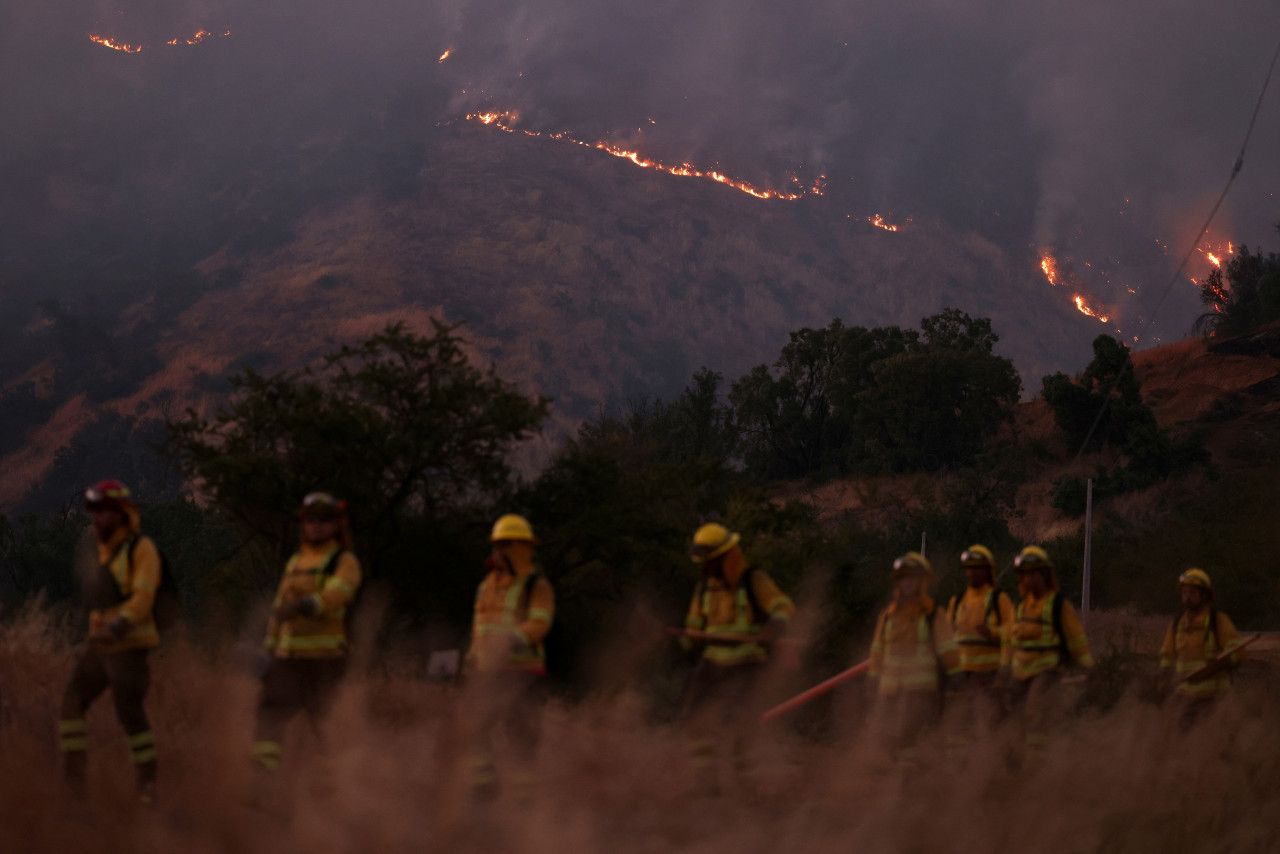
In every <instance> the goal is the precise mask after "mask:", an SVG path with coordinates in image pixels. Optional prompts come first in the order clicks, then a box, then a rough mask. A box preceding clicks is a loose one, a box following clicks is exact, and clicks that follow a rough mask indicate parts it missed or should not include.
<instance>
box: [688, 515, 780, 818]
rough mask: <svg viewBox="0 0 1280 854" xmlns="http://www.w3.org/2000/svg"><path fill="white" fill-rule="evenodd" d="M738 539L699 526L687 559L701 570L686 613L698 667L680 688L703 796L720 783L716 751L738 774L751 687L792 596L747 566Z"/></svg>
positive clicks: (742, 769) (713, 526)
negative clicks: (727, 754)
mask: <svg viewBox="0 0 1280 854" xmlns="http://www.w3.org/2000/svg"><path fill="white" fill-rule="evenodd" d="M740 541H741V537H740V536H739V535H738V534H737V533H735V532H732V531H730V530H729V529H728V528H726V527H725V526H724V525H717V524H714V523H713V524H708V525H703V526H701V527H700V528H698V530H697V531H696V532H694V535H693V554H692V558H693V562H694V563H695V564H697V565H698V566H699V567H700V569H701V573H700V575H701V577H700V579H699V581H698V584H697V586H696V587H695V588H694V591H693V597H692V599H691V600H690V602H689V611H688V614H687V615H686V617H685V628H686V630H687V631H688V632H689V633H690V635H692V637H688V636H687V637H684V638H682V639H681V643H682V645H683V646H684V647H685V648H686V649H698V650H700V655H699V659H698V663H697V665H696V666H695V667H694V670H693V673H692V674H691V676H690V678H689V683H688V686H687V688H686V690H685V699H684V717H685V718H686V719H687V720H688V724H689V730H690V734H691V736H692V738H693V741H692V743H691V745H690V748H691V751H692V754H693V762H694V766H695V774H696V777H697V784H698V786H699V788H700V789H701V791H702V792H703V793H706V794H716V793H718V792H719V789H720V782H719V769H718V767H717V766H718V764H719V759H718V757H719V755H720V754H721V753H723V752H727V751H726V750H725V749H723V748H731V750H732V752H733V757H734V760H735V761H736V762H737V766H738V771H739V772H745V771H746V769H747V761H746V749H747V745H746V728H747V727H749V726H750V724H751V722H752V721H753V720H754V716H753V715H752V714H751V711H750V710H751V708H752V701H753V697H752V694H753V691H754V688H755V684H756V681H757V679H758V677H759V675H760V672H761V671H762V670H763V669H764V666H765V663H766V662H767V661H768V660H769V648H770V644H771V643H773V642H776V641H777V640H778V639H779V638H780V637H781V636H782V634H783V633H784V632H785V631H786V628H787V624H788V623H789V621H790V620H791V617H792V615H793V613H794V611H795V607H794V605H793V604H792V602H791V599H790V598H788V597H787V595H786V594H785V593H783V592H782V591H781V590H779V589H778V586H777V585H776V584H774V582H773V579H771V578H770V577H769V576H768V574H767V573H765V572H764V571H763V570H760V569H753V568H751V567H750V566H749V564H748V562H747V558H746V555H744V554H743V552H742V549H741V548H740V546H739V542H740Z"/></svg>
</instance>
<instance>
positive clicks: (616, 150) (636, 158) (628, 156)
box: [466, 112, 896, 230]
mask: <svg viewBox="0 0 1280 854" xmlns="http://www.w3.org/2000/svg"><path fill="white" fill-rule="evenodd" d="M518 118H519V115H518V114H517V113H514V112H487V113H468V114H467V116H466V120H467V121H474V122H480V123H481V124H484V125H489V126H491V127H496V128H498V129H499V130H502V131H505V132H507V133H522V134H524V135H525V136H540V137H546V138H548V139H558V140H563V141H565V142H571V143H573V144H574V145H581V146H583V147H585V148H594V149H597V150H599V151H603V152H606V153H608V154H612V155H613V156H614V157H620V158H622V159H623V160H629V161H630V162H632V163H634V164H635V165H636V166H639V167H641V168H644V169H654V170H656V171H659V172H666V173H667V174H669V175H679V176H681V177H686V178H706V179H708V180H711V181H715V182H717V183H720V184H725V185H727V186H729V187H733V188H734V189H735V190H738V191H740V192H743V193H746V194H747V195H749V196H754V197H756V198H757V199H782V200H784V201H795V200H796V199H799V198H800V197H802V196H821V195H822V194H823V181H824V180H825V179H826V176H825V175H819V176H818V178H817V180H815V181H814V182H813V184H812V185H811V186H805V185H803V184H801V183H800V179H799V178H797V177H795V176H792V178H791V180H792V182H793V183H794V184H795V190H793V191H791V192H787V191H783V190H776V189H772V188H767V187H757V186H756V185H754V184H750V183H748V182H746V181H739V180H738V179H736V178H731V177H729V176H728V175H725V174H724V173H722V172H718V171H716V170H714V169H706V170H704V169H699V168H698V167H696V166H694V165H693V164H691V163H681V164H680V165H679V166H671V165H669V164H666V163H662V162H661V161H658V160H652V159H649V158H647V157H643V156H642V155H641V154H640V152H638V151H630V150H628V149H625V148H622V147H620V146H617V145H613V144H612V143H608V142H603V141H599V142H587V141H586V140H582V139H577V138H576V137H574V136H572V135H571V134H569V133H567V132H562V133H550V132H545V133H544V132H541V131H532V130H524V129H522V128H516V127H513V124H514V122H515V121H516V120H517V119H518ZM882 227H883V226H882ZM891 230H896V228H895V229H891Z"/></svg>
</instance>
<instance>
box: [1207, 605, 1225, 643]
mask: <svg viewBox="0 0 1280 854" xmlns="http://www.w3.org/2000/svg"><path fill="white" fill-rule="evenodd" d="M1211 636H1212V637H1213V642H1214V643H1215V644H1217V646H1219V647H1221V646H1222V644H1221V643H1219V642H1218V638H1219V636H1220V635H1219V632H1218V609H1217V608H1215V607H1213V606H1212V605H1210V606H1209V622H1208V624H1207V625H1206V626H1205V627H1204V643H1205V646H1206V647H1207V646H1208V645H1209V638H1210V637H1211Z"/></svg>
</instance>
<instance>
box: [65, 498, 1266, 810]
mask: <svg viewBox="0 0 1280 854" xmlns="http://www.w3.org/2000/svg"><path fill="white" fill-rule="evenodd" d="M86 509H87V510H88V513H89V515H90V517H91V519H92V522H93V531H94V534H95V537H96V540H97V557H98V567H97V570H96V572H94V573H92V574H91V577H88V578H86V579H85V581H86V583H85V585H84V588H85V600H86V605H87V606H88V607H89V609H90V611H89V632H88V640H87V642H86V644H85V645H84V647H83V651H82V652H81V653H80V655H79V656H78V658H77V660H76V664H75V667H74V670H73V673H72V675H71V678H70V680H69V683H68V685H67V688H66V692H65V694H64V697H63V701H62V708H61V720H60V722H59V734H60V738H61V749H62V755H63V762H64V769H65V775H66V779H67V782H68V783H69V785H70V786H71V788H72V789H73V790H74V791H75V792H76V793H77V794H80V795H81V796H83V794H84V789H85V780H86V762H87V748H88V742H89V738H88V736H89V732H88V727H87V724H86V721H85V714H86V712H87V710H88V708H89V706H90V705H91V704H92V703H93V702H94V700H96V699H97V698H98V697H99V696H100V695H101V694H102V693H103V692H104V691H106V690H107V689H108V688H110V690H111V695H112V700H113V702H114V705H115V710H116V715H117V717H118V718H119V720H120V723H121V726H122V727H123V729H124V731H125V734H126V736H127V738H128V743H129V748H130V756H131V758H132V760H133V763H134V765H135V767H136V769H137V772H136V777H137V783H136V785H137V796H138V798H139V800H140V801H141V802H142V803H151V802H153V801H154V799H155V797H156V780H157V776H156V774H157V743H156V739H155V737H154V735H153V731H152V729H151V724H150V723H149V721H148V718H147V713H146V710H145V708H144V700H145V697H146V694H147V690H148V686H149V683H150V670H149V664H148V654H149V652H150V651H151V650H152V649H154V648H155V647H156V646H157V645H158V644H159V642H160V634H159V631H158V629H157V618H156V614H153V611H156V612H157V613H158V612H159V611H160V610H161V608H162V607H163V606H162V604H161V598H163V597H162V595H161V594H159V591H161V590H162V588H164V589H172V588H170V587H168V585H171V584H172V581H171V580H169V579H165V578H163V577H162V576H163V574H164V573H165V572H166V566H165V562H164V559H163V558H162V557H161V555H160V553H159V551H158V550H157V548H156V545H155V543H154V542H153V541H152V540H151V539H150V538H149V537H147V536H145V535H144V534H142V530H141V526H140V519H139V514H138V508H137V504H136V503H135V501H134V499H133V496H132V495H131V493H130V492H129V490H128V488H127V487H126V486H125V485H124V484H122V483H120V482H118V481H114V480H107V481H103V482H101V483H99V484H97V485H96V486H94V487H93V488H91V489H89V490H88V491H87V493H86ZM297 518H298V522H299V529H300V542H299V545H298V550H297V551H296V552H295V553H294V554H293V556H292V557H291V558H289V560H288V562H287V563H286V565H285V567H284V571H283V576H282V578H281V581H280V585H279V589H278V592H277V594H276V596H275V599H274V601H273V603H272V607H271V612H270V617H269V622H268V627H267V632H266V638H265V641H264V644H263V648H264V653H263V655H262V659H261V666H260V667H259V676H260V680H261V693H260V698H259V701H258V709H257V722H256V726H255V730H254V735H253V740H252V743H251V745H250V746H249V757H248V759H249V762H250V765H251V767H252V768H253V769H254V781H255V782H254V791H253V792H252V793H251V794H250V796H249V801H250V803H251V804H256V805H261V804H263V803H265V802H266V801H267V800H268V799H269V794H270V791H271V790H272V788H273V786H274V778H275V775H276V772H277V770H278V769H279V768H280V767H281V764H282V762H284V761H286V759H287V757H286V756H285V755H284V753H283V749H282V744H283V742H284V733H285V730H286V728H287V727H288V725H289V723H290V722H291V721H292V720H293V719H294V718H296V717H298V716H299V715H300V714H301V715H303V716H305V718H306V720H307V722H308V723H309V724H310V729H311V737H312V739H313V742H312V743H313V747H311V748H310V750H312V751H313V752H314V753H315V754H316V755H319V756H323V755H324V753H325V739H324V734H323V723H324V719H325V716H326V713H327V712H328V711H329V710H330V708H331V707H332V706H333V704H334V701H335V699H336V697H337V695H338V693H339V690H338V689H339V688H340V685H341V682H342V679H343V676H344V673H345V670H346V658H347V648H348V638H347V628H346V624H347V617H348V613H349V611H350V609H351V608H352V606H353V601H354V599H355V597H356V595H357V592H358V590H359V588H360V583H361V567H360V562H359V560H358V559H357V557H356V555H355V552H354V551H353V543H352V538H351V533H350V530H349V528H348V518H347V507H346V504H345V502H344V501H342V500H341V499H339V498H337V497H336V496H333V495H331V494H329V493H326V492H314V493H311V494H309V495H307V496H306V497H305V498H303V500H302V502H301V505H300V506H299V508H298V510H297ZM489 540H490V543H489V545H490V554H489V558H488V560H487V561H486V572H485V574H484V577H483V580H482V581H481V583H480V586H479V589H478V591H477V594H476V599H475V610H474V618H473V624H472V631H471V644H470V649H469V651H468V652H467V655H466V658H465V664H464V671H465V674H466V676H467V679H468V683H469V685H470V687H471V688H472V689H473V690H471V691H470V692H469V701H470V702H471V704H472V705H471V706H469V707H468V708H467V709H466V713H465V715H464V718H465V722H466V726H465V733H464V734H463V740H462V741H463V747H464V749H465V751H466V756H465V763H464V764H465V773H466V777H467V788H468V789H469V791H470V792H471V793H472V795H473V797H474V798H475V799H476V800H477V801H483V800H487V799H490V798H492V797H494V796H496V795H497V794H498V793H499V791H500V790H501V791H502V792H503V793H505V795H506V796H508V797H510V798H512V799H513V801H515V802H517V803H528V802H530V801H532V799H533V798H534V796H535V793H536V789H537V779H536V777H535V776H534V769H535V765H536V763H535V758H536V750H537V745H538V735H539V728H540V727H539V722H540V717H541V707H542V703H543V699H544V697H545V695H546V676H547V641H548V639H549V635H550V633H551V631H552V627H553V625H554V622H555V619H556V601H555V591H554V589H553V587H552V584H551V581H550V580H549V579H548V576H547V574H546V573H545V571H544V570H543V569H542V568H541V567H540V566H539V564H538V562H537V561H536V559H535V551H536V549H537V547H538V545H539V541H538V539H537V538H536V537H535V536H534V532H533V528H532V526H531V525H530V523H529V521H528V520H527V519H525V518H523V517H521V516H518V515H514V514H509V515H504V516H502V517H501V518H499V519H498V520H497V521H496V522H495V523H494V525H493V529H492V532H491V534H490V537H489ZM690 557H691V558H692V561H693V563H694V564H695V566H696V567H697V569H698V575H699V577H698V580H697V582H696V583H695V585H694V588H693V594H692V597H691V600H690V603H689V608H688V612H687V616H686V619H685V624H684V627H683V628H679V629H676V628H672V629H669V630H668V631H667V632H666V633H667V634H673V635H676V636H677V637H678V638H679V642H680V643H681V645H682V646H684V647H685V649H686V650H690V651H694V652H696V653H697V655H698V658H697V663H696V665H695V667H694V669H693V671H692V674H691V676H690V678H689V680H688V683H687V685H686V690H685V696H684V704H683V718H684V720H685V725H686V730H687V733H688V739H689V745H690V752H691V766H692V774H693V777H694V779H695V780H696V784H697V787H698V789H699V790H700V791H701V792H703V793H705V794H715V793H717V792H719V791H720V786H721V778H722V775H723V769H722V767H721V766H722V765H723V764H724V763H725V760H729V761H730V764H731V766H732V768H733V769H734V772H735V773H736V775H737V776H738V778H739V779H741V778H742V777H743V775H745V774H746V773H747V771H748V769H749V761H748V752H747V751H748V747H749V738H750V735H751V733H752V732H753V731H754V729H755V726H754V724H755V723H756V722H757V720H758V718H759V715H760V712H761V711H762V710H761V709H759V708H756V707H755V706H754V705H753V704H754V703H755V702H756V700H757V698H758V697H759V694H760V691H759V690H758V689H759V683H760V679H761V676H762V674H763V673H764V671H765V669H766V667H765V666H766V664H767V663H768V662H769V660H770V658H771V656H773V655H774V654H775V651H777V650H779V649H783V648H785V645H786V644H787V643H788V642H794V640H795V639H794V638H792V637H790V636H789V634H788V628H789V626H790V623H791V621H792V617H793V614H794V605H793V603H792V601H791V599H790V598H789V597H788V596H787V595H786V594H785V593H784V592H783V591H782V590H780V589H779V587H778V586H777V584H775V583H774V581H773V579H771V578H770V577H769V575H768V574H767V573H766V572H764V571H763V570H762V569H759V568H757V567H753V566H751V564H750V562H749V560H748V558H747V555H746V553H745V552H744V550H743V548H742V543H741V537H740V535H739V534H738V533H736V532H733V531H731V530H729V529H728V528H726V527H725V526H723V525H719V524H705V525H702V526H701V527H699V528H698V529H697V530H696V531H695V532H694V534H693V540H692V549H691V554H690ZM959 564H960V566H961V567H962V568H963V570H964V574H965V580H966V583H967V586H966V589H965V590H964V592H963V593H961V594H959V595H956V596H953V597H952V598H951V599H950V601H949V602H948V604H947V605H946V606H945V607H942V606H940V605H939V604H938V603H937V602H935V601H934V599H933V598H932V597H931V596H930V593H929V588H930V586H931V583H932V582H933V580H934V571H933V567H932V565H931V564H930V562H929V560H928V559H927V558H926V557H925V555H924V554H922V553H919V552H907V553H906V554H904V555H902V556H901V557H899V558H898V559H897V560H895V561H894V562H893V566H892V570H891V576H890V577H891V582H892V599H891V601H890V603H889V604H888V606H887V607H885V609H884V610H883V611H882V612H881V614H880V616H879V619H878V620H877V622H876V626H875V632H874V635H873V636H872V640H871V646H870V654H869V660H868V662H867V663H866V672H867V673H868V674H869V676H870V679H871V683H872V685H873V688H872V693H873V694H874V697H875V704H874V723H875V730H874V731H875V732H876V733H877V736H878V737H877V743H878V744H879V745H882V746H883V747H884V749H885V750H886V752H887V753H888V754H890V755H891V756H892V758H893V761H894V762H895V763H896V764H897V765H898V766H900V767H901V768H903V769H904V770H907V769H910V768H911V767H913V766H915V765H917V764H918V763H919V762H920V759H921V757H920V755H919V753H918V750H919V745H920V742H921V739H922V737H923V736H924V735H925V733H926V732H928V731H929V730H930V729H932V728H933V727H934V726H935V725H936V724H937V723H938V722H939V721H940V720H941V719H942V718H943V710H944V705H945V707H946V710H947V712H946V716H945V717H946V719H947V725H946V726H947V744H948V750H949V751H950V750H952V749H953V748H955V749H959V747H960V746H962V745H964V744H966V743H970V744H971V743H973V742H974V738H973V734H974V733H975V732H986V731H989V730H990V729H991V728H992V727H994V726H995V725H996V724H997V723H999V722H1000V721H1002V720H1004V719H1006V718H1010V717H1012V718H1013V719H1014V721H1015V723H1016V725H1017V726H1019V727H1020V729H1021V733H1022V737H1023V739H1024V742H1023V744H1022V748H1021V753H1022V758H1023V762H1024V763H1026V764H1028V765H1030V766H1032V767H1034V766H1035V765H1036V764H1038V763H1039V762H1041V761H1043V760H1044V759H1045V758H1046V751H1047V749H1048V746H1049V743H1050V738H1051V736H1052V735H1053V733H1054V732H1055V730H1056V719H1057V718H1058V716H1060V715H1061V714H1062V713H1063V712H1064V711H1065V708H1066V705H1067V700H1066V699H1065V697H1066V696H1067V694H1068V693H1069V692H1068V691H1067V687H1068V683H1070V682H1073V681H1074V682H1078V681H1081V679H1082V678H1083V680H1085V681H1087V680H1088V679H1089V678H1091V672H1092V669H1093V666H1094V661H1093V657H1092V655H1091V653H1090V650H1089V642H1088V639H1087V638H1086V636H1085V630H1084V626H1083V624H1082V621H1081V619H1080V617H1079V615H1078V614H1077V613H1076V610H1075V608H1074V607H1073V606H1072V604H1071V602H1070V601H1069V600H1068V599H1067V598H1066V597H1065V596H1064V595H1063V594H1062V592H1061V591H1060V589H1059V586H1058V581H1057V577H1056V575H1055V572H1054V565H1053V561H1052V560H1051V559H1050V557H1049V555H1048V554H1047V553H1046V552H1045V551H1044V550H1043V549H1042V548H1040V547H1038V546H1034V545H1031V546H1027V547H1026V548H1024V549H1022V551H1021V552H1020V553H1019V554H1018V555H1017V557H1016V558H1015V559H1014V561H1013V569H1014V571H1015V573H1016V574H1017V580H1018V594H1019V601H1018V602H1017V604H1016V605H1015V603H1014V602H1013V601H1012V599H1011V598H1010V597H1009V596H1008V595H1007V594H1006V593H1005V592H1004V591H1003V590H1001V589H1000V587H999V585H998V580H999V579H998V568H997V564H996V560H995V557H994V556H993V554H992V552H991V551H990V550H989V549H987V548H986V547H985V546H982V545H977V544H975V545H973V546H970V547H969V548H968V549H965V550H964V551H963V553H962V554H961V555H960V556H959ZM1177 585H1178V589H1179V592H1180V595H1181V599H1182V605H1183V607H1184V611H1183V613H1182V614H1180V615H1179V616H1178V617H1177V618H1176V619H1175V620H1174V621H1173V623H1172V624H1171V625H1170V626H1169V628H1168V629H1167V631H1166V632H1165V636H1164V641H1163V644H1162V645H1161V648H1160V677H1159V682H1160V687H1161V689H1162V691H1163V693H1164V694H1166V695H1168V696H1169V697H1170V698H1171V702H1172V703H1173V704H1174V705H1175V708H1176V711H1177V713H1178V719H1179V722H1180V724H1181V726H1182V727H1183V728H1186V727H1190V726H1192V725H1193V724H1194V723H1195V721H1196V720H1197V719H1198V718H1199V717H1201V716H1202V715H1203V714H1204V712H1205V711H1206V710H1208V709H1209V708H1210V707H1212V705H1213V704H1214V702H1215V701H1216V700H1217V699H1219V698H1221V697H1222V696H1223V694H1224V693H1225V692H1226V691H1227V690H1228V689H1229V686H1230V684H1231V674H1232V671H1233V670H1234V669H1235V668H1236V667H1238V666H1239V664H1240V662H1241V660H1242V658H1243V655H1244V649H1243V647H1244V645H1245V644H1242V643H1241V641H1240V635H1239V633H1238V632H1237V630H1236V628H1235V626H1234V625H1233V624H1232V622H1231V619H1230V618H1229V617H1228V616H1227V615H1226V614H1224V613H1222V612H1220V611H1219V610H1217V608H1216V606H1215V604H1214V594H1213V584H1212V581H1211V580H1210V578H1209V575H1208V574H1207V573H1206V572H1205V571H1204V570H1202V569H1197V568H1192V569H1188V570H1186V571H1185V572H1183V573H1182V574H1181V575H1179V576H1178V578H1177ZM499 732H501V734H502V736H503V739H502V741H501V746H502V748H503V750H502V752H501V753H499V752H498V750H497V749H496V748H497V746H498V742H496V741H495V735H497V734H499Z"/></svg>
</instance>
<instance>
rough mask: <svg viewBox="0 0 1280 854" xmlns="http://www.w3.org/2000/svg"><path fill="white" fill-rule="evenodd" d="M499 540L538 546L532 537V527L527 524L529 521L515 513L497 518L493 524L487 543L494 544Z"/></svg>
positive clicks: (535, 539)
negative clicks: (517, 541) (516, 541)
mask: <svg viewBox="0 0 1280 854" xmlns="http://www.w3.org/2000/svg"><path fill="white" fill-rule="evenodd" d="M499 540H519V541H521V542H526V543H533V544H534V545H535V546H536V545H537V544H538V538H537V537H535V536H534V535H533V527H532V526H531V525H530V524H529V520H528V519H526V518H524V517H523V516H517V515H516V514H515V513H508V514H507V515H505V516H502V517H499V519H498V521H496V522H494V523H493V532H492V533H491V534H489V542H491V543H496V542H498V541H499Z"/></svg>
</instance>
